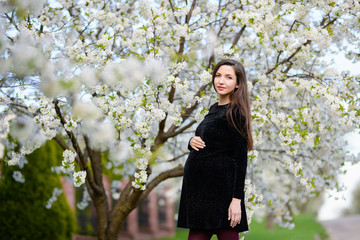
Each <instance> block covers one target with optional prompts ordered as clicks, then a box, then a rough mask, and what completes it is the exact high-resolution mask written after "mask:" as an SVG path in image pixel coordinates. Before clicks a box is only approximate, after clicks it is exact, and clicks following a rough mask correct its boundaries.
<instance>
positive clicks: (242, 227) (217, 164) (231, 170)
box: [177, 103, 248, 232]
mask: <svg viewBox="0 0 360 240" xmlns="http://www.w3.org/2000/svg"><path fill="white" fill-rule="evenodd" d="M227 107H228V104H226V105H218V103H215V104H213V105H212V106H211V107H210V110H209V113H208V114H207V115H206V116H205V118H204V120H203V121H202V122H201V123H200V124H199V126H198V127H197V129H196V131H195V136H200V137H201V139H202V140H203V141H204V142H205V145H206V147H205V148H203V149H200V150H199V151H196V150H193V149H192V148H191V146H190V145H189V146H188V147H189V150H190V154H189V156H188V158H187V160H186V163H185V167H184V178H183V184H182V191H181V198H180V207H179V214H178V223H177V227H181V228H192V229H235V230H238V231H239V232H243V231H247V230H248V223H247V218H246V211H245V203H244V202H245V201H244V185H245V175H246V167H247V141H246V139H245V138H244V137H242V136H241V135H240V133H239V132H238V131H236V129H235V128H234V127H232V126H231V125H230V124H229V123H228V121H227V119H226V109H227ZM237 120H238V121H237V122H239V123H241V124H239V127H241V129H242V130H243V131H244V130H245V129H244V127H245V126H244V119H240V118H239V117H238V119H237ZM241 120H242V121H241ZM245 132H246V131H245ZM232 198H239V199H241V221H240V224H237V225H236V226H235V227H234V228H232V227H231V226H230V220H228V209H229V206H230V203H231V201H232Z"/></svg>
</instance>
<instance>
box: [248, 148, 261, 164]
mask: <svg viewBox="0 0 360 240" xmlns="http://www.w3.org/2000/svg"><path fill="white" fill-rule="evenodd" d="M258 156H259V152H258V151H256V150H251V151H250V152H249V153H248V160H249V161H250V162H256V161H257V159H258Z"/></svg>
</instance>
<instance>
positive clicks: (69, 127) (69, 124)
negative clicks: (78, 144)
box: [64, 118, 77, 131]
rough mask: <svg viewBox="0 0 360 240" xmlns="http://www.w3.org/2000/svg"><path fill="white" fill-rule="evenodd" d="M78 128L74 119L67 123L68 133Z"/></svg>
mask: <svg viewBox="0 0 360 240" xmlns="http://www.w3.org/2000/svg"><path fill="white" fill-rule="evenodd" d="M76 126H77V121H76V120H74V118H71V119H70V120H69V121H67V122H66V124H65V126H64V128H65V129H66V131H72V130H74V129H75V128H76Z"/></svg>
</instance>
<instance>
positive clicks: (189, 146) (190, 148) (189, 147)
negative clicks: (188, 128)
mask: <svg viewBox="0 0 360 240" xmlns="http://www.w3.org/2000/svg"><path fill="white" fill-rule="evenodd" d="M192 138H193V137H191V138H190V140H189V143H188V149H189V151H191V150H193V148H192V147H191V145H190V141H191V139H192Z"/></svg>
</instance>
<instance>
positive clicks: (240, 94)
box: [212, 59, 253, 151]
mask: <svg viewBox="0 0 360 240" xmlns="http://www.w3.org/2000/svg"><path fill="white" fill-rule="evenodd" d="M223 65H228V66H231V67H232V68H233V69H234V72H235V75H236V81H237V84H238V85H239V87H238V88H235V90H234V91H233V92H232V93H231V94H230V105H229V107H228V108H227V111H226V118H227V120H228V122H229V123H231V124H232V125H233V126H234V128H235V129H236V130H237V131H238V132H239V133H240V134H241V135H242V136H243V137H244V138H245V139H247V144H248V150H249V151H250V150H252V148H253V139H252V134H251V111H250V98H249V90H248V86H247V80H246V74H245V69H244V67H243V65H242V64H241V63H239V62H238V61H235V60H232V59H224V60H221V61H220V62H219V63H218V64H217V65H216V66H215V68H214V71H213V74H212V84H213V87H214V88H215V84H214V79H215V76H216V73H217V71H218V69H219V68H220V67H221V66H223ZM215 91H216V88H215ZM236 115H237V116H241V117H240V118H236V117H235V116H236ZM236 119H240V121H241V120H242V119H244V120H245V127H246V133H244V132H243V131H242V130H241V128H239V126H242V123H241V122H239V123H236V122H235V120H236Z"/></svg>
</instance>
